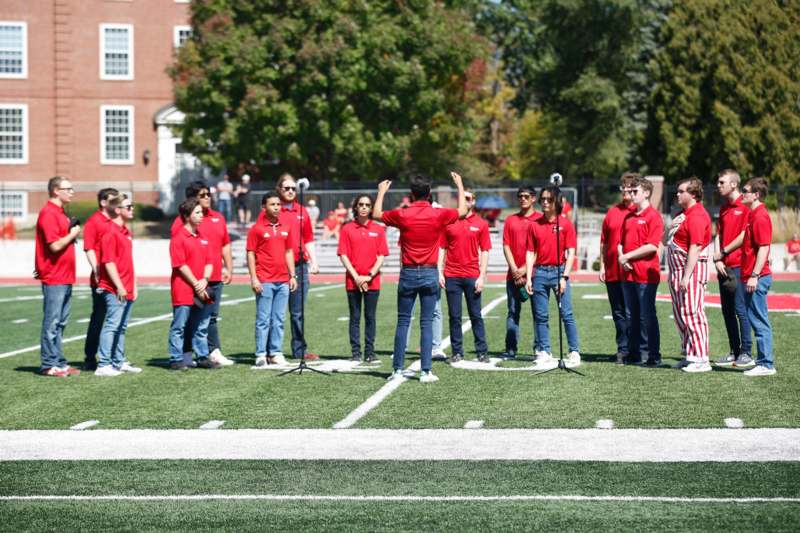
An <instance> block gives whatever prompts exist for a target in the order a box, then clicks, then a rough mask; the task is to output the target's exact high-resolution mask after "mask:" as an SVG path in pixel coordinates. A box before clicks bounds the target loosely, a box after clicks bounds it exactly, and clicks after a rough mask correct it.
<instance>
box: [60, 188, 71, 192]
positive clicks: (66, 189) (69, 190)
mask: <svg viewBox="0 0 800 533" xmlns="http://www.w3.org/2000/svg"><path fill="white" fill-rule="evenodd" d="M58 190H59V191H67V192H75V188H74V187H59V188H58Z"/></svg>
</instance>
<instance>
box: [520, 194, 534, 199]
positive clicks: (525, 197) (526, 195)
mask: <svg viewBox="0 0 800 533" xmlns="http://www.w3.org/2000/svg"><path fill="white" fill-rule="evenodd" d="M517 198H519V199H520V200H528V199H530V198H531V195H530V194H518V195H517Z"/></svg>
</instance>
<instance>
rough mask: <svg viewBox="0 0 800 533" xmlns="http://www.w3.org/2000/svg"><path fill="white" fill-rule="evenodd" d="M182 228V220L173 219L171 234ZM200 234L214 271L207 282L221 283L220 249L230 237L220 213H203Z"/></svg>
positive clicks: (228, 241)
mask: <svg viewBox="0 0 800 533" xmlns="http://www.w3.org/2000/svg"><path fill="white" fill-rule="evenodd" d="M182 227H183V220H181V217H180V216H177V217H175V220H173V221H172V230H171V234H172V235H175V232H177V231H180V229H181V228H182ZM199 231H200V234H201V235H202V236H203V237H205V238H206V239H208V246H209V248H210V253H211V264H212V265H213V267H214V269H213V270H212V271H211V277H210V278H209V281H222V247H223V246H225V245H226V244H230V243H231V237H230V235H228V224H227V223H226V222H225V217H224V216H223V215H222V213H219V212H217V211H214V210H213V209H209V210H208V211H203V221H202V222H200V227H199Z"/></svg>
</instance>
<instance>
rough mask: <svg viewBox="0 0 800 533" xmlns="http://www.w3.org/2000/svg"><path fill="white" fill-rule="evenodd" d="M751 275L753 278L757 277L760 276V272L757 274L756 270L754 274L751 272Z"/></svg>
mask: <svg viewBox="0 0 800 533" xmlns="http://www.w3.org/2000/svg"><path fill="white" fill-rule="evenodd" d="M750 277H751V278H757V277H759V276H758V274H756V273H755V272H753V273H752V274H750Z"/></svg>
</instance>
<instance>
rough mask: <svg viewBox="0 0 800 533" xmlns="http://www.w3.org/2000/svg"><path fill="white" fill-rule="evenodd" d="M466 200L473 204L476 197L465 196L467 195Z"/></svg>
mask: <svg viewBox="0 0 800 533" xmlns="http://www.w3.org/2000/svg"><path fill="white" fill-rule="evenodd" d="M464 200H466V201H468V202H472V201H473V200H475V197H474V196H467V195H466V194H465V195H464Z"/></svg>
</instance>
